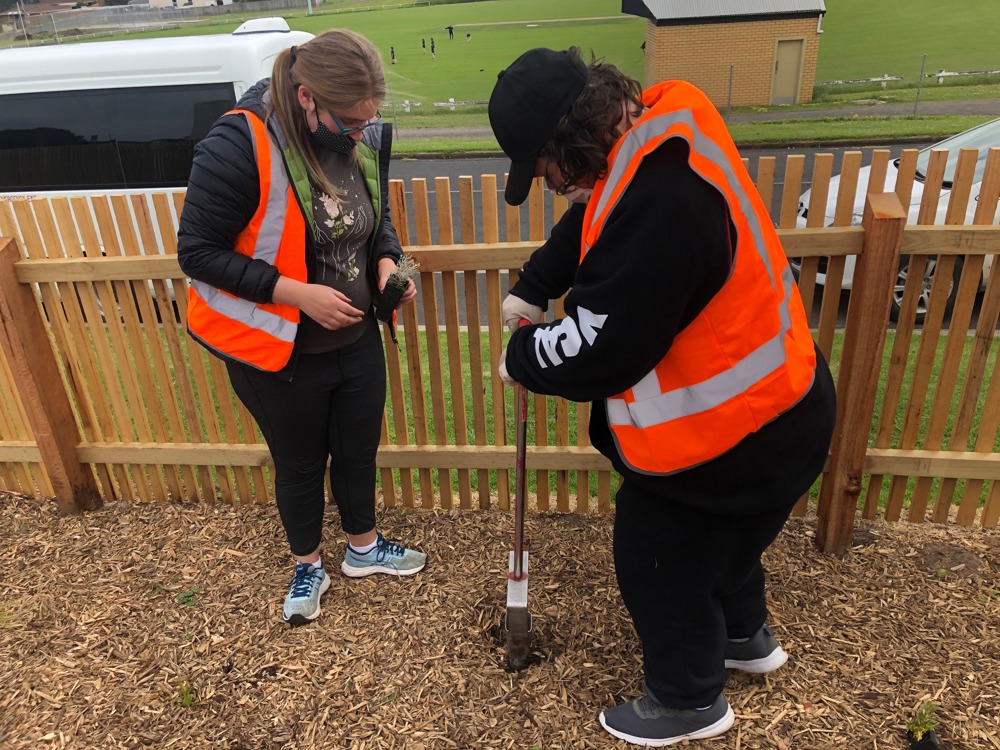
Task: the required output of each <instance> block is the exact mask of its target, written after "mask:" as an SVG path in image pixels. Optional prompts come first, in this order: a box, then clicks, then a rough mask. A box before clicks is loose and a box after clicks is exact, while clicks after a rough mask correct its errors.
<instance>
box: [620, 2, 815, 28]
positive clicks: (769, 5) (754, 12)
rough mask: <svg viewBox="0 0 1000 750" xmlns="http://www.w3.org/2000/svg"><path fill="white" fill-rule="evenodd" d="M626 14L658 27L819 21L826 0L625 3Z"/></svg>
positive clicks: (623, 6) (624, 10)
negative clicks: (744, 22)
mask: <svg viewBox="0 0 1000 750" xmlns="http://www.w3.org/2000/svg"><path fill="white" fill-rule="evenodd" d="M622 13H628V14H629V15H632V16H640V17H641V18H648V19H649V20H650V21H655V22H656V25H657V26H668V25H672V24H689V23H699V22H700V23H720V22H725V21H747V20H754V19H766V18H773V17H775V16H779V17H782V18H803V17H806V18H808V17H817V16H821V15H824V14H825V13H826V5H825V4H824V2H823V0H698V2H691V0H622Z"/></svg>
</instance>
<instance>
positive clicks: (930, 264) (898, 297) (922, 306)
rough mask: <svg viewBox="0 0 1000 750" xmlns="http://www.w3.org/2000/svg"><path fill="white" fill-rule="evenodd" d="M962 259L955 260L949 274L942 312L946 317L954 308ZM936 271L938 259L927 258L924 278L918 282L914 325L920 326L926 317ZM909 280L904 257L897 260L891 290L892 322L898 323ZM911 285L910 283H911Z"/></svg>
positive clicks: (907, 258) (907, 260)
mask: <svg viewBox="0 0 1000 750" xmlns="http://www.w3.org/2000/svg"><path fill="white" fill-rule="evenodd" d="M962 262H963V259H962V258H956V259H955V269H954V271H952V274H951V283H950V284H949V285H948V301H947V302H946V303H945V308H944V312H945V315H948V314H949V313H950V312H951V308H952V307H954V306H955V291H956V290H957V289H958V280H959V278H961V276H962ZM937 269H938V258H937V256H935V255H929V256H927V264H926V265H925V266H924V277H923V279H922V280H921V282H920V291H919V295H920V296H919V297H918V298H917V312H916V315H915V317H914V323H916V324H917V325H922V324H923V322H924V318H925V317H926V315H927V307H928V305H930V301H931V287H932V286H933V284H934V274H935V273H936V272H937ZM909 278H910V256H908V255H904V256H901V257H900V259H899V271H898V272H897V273H896V284H895V286H894V287H893V290H892V306H891V307H890V308H889V318H890V319H891V320H892V321H893V322H894V323H896V322H899V315H900V310H901V305H902V304H903V292H904V290H905V289H906V282H907V280H908V279H909ZM911 283H912V282H911Z"/></svg>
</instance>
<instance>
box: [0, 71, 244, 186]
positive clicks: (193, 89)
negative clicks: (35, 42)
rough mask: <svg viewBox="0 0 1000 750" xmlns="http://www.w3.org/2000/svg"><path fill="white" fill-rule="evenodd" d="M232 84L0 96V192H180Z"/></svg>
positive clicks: (229, 98) (230, 99)
mask: <svg viewBox="0 0 1000 750" xmlns="http://www.w3.org/2000/svg"><path fill="white" fill-rule="evenodd" d="M234 103H235V96H234V94H233V85H232V84H231V83H213V84H199V85H184V86H156V87H144V88H120V89H101V90H89V91H53V92H45V93H32V94H12V95H8V96H0V192H25V191H32V192H35V191H43V190H85V189H95V190H107V189H111V190H114V189H128V188H166V187H182V186H184V185H186V184H187V179H188V175H189V174H190V172H191V160H192V158H193V155H194V146H195V144H196V143H197V142H198V141H200V140H201V139H202V138H204V137H205V135H206V134H207V133H208V131H209V129H210V128H211V127H212V123H213V122H215V120H216V119H217V118H218V117H219V116H220V115H221V114H223V113H224V112H226V111H228V110H230V109H232V107H233V105H234Z"/></svg>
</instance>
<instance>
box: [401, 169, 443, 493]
mask: <svg viewBox="0 0 1000 750" xmlns="http://www.w3.org/2000/svg"><path fill="white" fill-rule="evenodd" d="M410 184H411V186H412V192H413V217H414V220H415V222H416V229H417V244H418V245H430V244H432V240H431V211H430V203H429V201H428V197H427V181H426V180H423V179H414V180H412V181H411V183H410ZM420 290H421V301H422V302H423V308H424V340H425V341H426V346H427V378H428V381H429V382H430V386H431V414H432V416H433V418H434V440H435V442H436V443H437V444H438V445H447V444H448V425H447V409H446V408H445V403H444V402H445V398H444V392H445V390H444V368H443V365H442V353H441V331H440V326H439V323H438V321H439V320H440V314H439V312H438V298H437V286H436V285H435V283H434V274H433V273H432V272H422V273H421V274H420ZM410 307H415V306H414V305H412V304H411V305H410ZM438 492H439V493H440V498H441V507H443V508H451V507H452V504H453V500H452V495H451V472H450V470H449V469H447V468H439V469H438Z"/></svg>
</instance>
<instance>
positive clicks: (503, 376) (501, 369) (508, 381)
mask: <svg viewBox="0 0 1000 750" xmlns="http://www.w3.org/2000/svg"><path fill="white" fill-rule="evenodd" d="M497 375H499V376H500V380H502V381H503V384H504V385H517V384H518V383H517V381H516V380H514V378H512V377H511V376H510V375H509V374H508V373H507V347H506V346H505V347H504V348H503V351H502V352H500V362H499V363H498V364H497Z"/></svg>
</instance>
